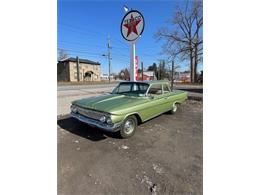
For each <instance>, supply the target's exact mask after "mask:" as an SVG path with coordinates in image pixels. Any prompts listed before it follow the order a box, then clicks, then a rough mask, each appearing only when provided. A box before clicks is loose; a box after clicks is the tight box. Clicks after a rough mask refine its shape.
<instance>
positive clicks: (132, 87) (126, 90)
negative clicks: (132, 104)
mask: <svg viewBox="0 0 260 195" xmlns="http://www.w3.org/2000/svg"><path fill="white" fill-rule="evenodd" d="M148 87H149V85H148V84H146V83H132V82H129V83H120V84H119V85H118V86H117V87H116V88H115V89H114V90H113V92H112V93H113V94H124V95H134V96H144V95H145V93H146V91H147V89H148Z"/></svg>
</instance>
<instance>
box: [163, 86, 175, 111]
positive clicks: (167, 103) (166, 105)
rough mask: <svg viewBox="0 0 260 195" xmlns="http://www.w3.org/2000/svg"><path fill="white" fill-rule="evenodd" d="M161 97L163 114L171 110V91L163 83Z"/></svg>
mask: <svg viewBox="0 0 260 195" xmlns="http://www.w3.org/2000/svg"><path fill="white" fill-rule="evenodd" d="M163 96H164V100H165V101H164V104H163V106H164V110H165V112H166V111H168V110H170V109H171V108H172V103H173V102H172V97H171V96H172V94H171V90H170V87H169V85H168V84H166V83H164V84H163Z"/></svg>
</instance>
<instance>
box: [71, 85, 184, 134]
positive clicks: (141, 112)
mask: <svg viewBox="0 0 260 195" xmlns="http://www.w3.org/2000/svg"><path fill="white" fill-rule="evenodd" d="M186 99H187V93H186V92H183V91H179V90H173V91H171V90H170V87H169V82H167V81H148V82H121V83H119V84H118V86H117V87H115V89H114V90H113V91H112V93H110V94H105V95H101V96H98V97H93V98H87V99H81V100H76V101H73V102H72V105H71V116H72V117H74V118H76V119H78V120H79V121H81V122H83V123H87V124H89V125H90V126H95V127H98V128H100V129H103V130H106V131H110V132H119V134H120V135H121V137H123V138H128V137H131V136H132V135H133V134H134V133H135V130H136V128H137V126H138V125H139V124H141V123H143V122H145V121H147V120H149V119H151V118H154V117H156V116H158V115H160V114H162V113H165V112H170V113H172V114H174V113H175V112H176V111H177V108H178V106H179V105H180V104H181V103H183V102H184V101H185V100H186Z"/></svg>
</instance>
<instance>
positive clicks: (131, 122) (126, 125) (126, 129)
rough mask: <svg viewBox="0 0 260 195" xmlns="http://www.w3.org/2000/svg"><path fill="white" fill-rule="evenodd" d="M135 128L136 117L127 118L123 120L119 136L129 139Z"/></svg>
mask: <svg viewBox="0 0 260 195" xmlns="http://www.w3.org/2000/svg"><path fill="white" fill-rule="evenodd" d="M136 127H137V119H136V117H135V116H134V115H132V116H128V117H127V118H126V119H125V120H124V122H123V124H122V127H121V129H120V131H119V133H120V136H121V137H122V138H129V137H131V136H133V135H134V133H135V130H136Z"/></svg>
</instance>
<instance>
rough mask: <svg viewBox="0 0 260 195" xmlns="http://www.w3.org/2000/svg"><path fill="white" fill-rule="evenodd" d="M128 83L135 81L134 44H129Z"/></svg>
mask: <svg viewBox="0 0 260 195" xmlns="http://www.w3.org/2000/svg"><path fill="white" fill-rule="evenodd" d="M130 51H131V52H130V81H136V75H135V43H134V42H133V43H131V49H130Z"/></svg>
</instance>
